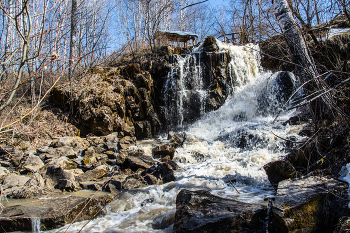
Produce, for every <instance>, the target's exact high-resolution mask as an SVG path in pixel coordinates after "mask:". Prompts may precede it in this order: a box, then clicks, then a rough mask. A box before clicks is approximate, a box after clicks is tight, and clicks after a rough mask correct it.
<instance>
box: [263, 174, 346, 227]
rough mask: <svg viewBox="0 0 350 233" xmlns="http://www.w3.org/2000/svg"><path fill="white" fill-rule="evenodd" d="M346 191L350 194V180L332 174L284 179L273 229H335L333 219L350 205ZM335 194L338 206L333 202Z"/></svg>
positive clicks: (275, 207)
mask: <svg viewBox="0 0 350 233" xmlns="http://www.w3.org/2000/svg"><path fill="white" fill-rule="evenodd" d="M343 195H347V184H345V183H343V182H341V181H338V180H335V179H332V178H325V177H316V176H311V177H306V178H303V179H299V180H293V181H292V180H284V181H281V182H279V184H278V189H277V195H276V197H275V198H276V200H275V202H274V203H273V208H272V212H273V220H272V222H271V223H270V224H269V226H270V227H269V232H331V231H332V230H331V228H332V220H333V219H336V218H337V217H336V216H339V211H340V210H341V208H342V206H344V204H345V205H346V201H344V200H343V199H342V198H341V197H342V196H343ZM339 197H340V199H339ZM335 198H337V200H338V201H337V202H338V204H337V205H338V207H335V206H332V201H333V200H334V199H335ZM339 201H340V202H339ZM335 203H336V202H335ZM332 209H333V211H332Z"/></svg>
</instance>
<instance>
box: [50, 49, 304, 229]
mask: <svg viewBox="0 0 350 233" xmlns="http://www.w3.org/2000/svg"><path fill="white" fill-rule="evenodd" d="M221 49H222V50H226V51H231V52H232V56H234V54H235V53H236V56H238V57H239V59H238V60H237V61H234V62H232V63H237V64H236V65H235V64H232V67H231V68H232V70H231V72H232V73H235V75H237V76H238V77H239V80H241V81H240V83H239V85H235V86H234V87H233V88H234V90H233V94H232V95H231V96H230V97H228V99H227V100H226V102H225V104H224V105H223V106H222V107H221V108H219V109H218V110H216V111H213V112H210V113H206V114H203V115H202V116H201V119H200V120H198V121H196V122H195V123H194V124H192V125H190V126H188V127H187V128H186V133H187V139H186V141H185V143H184V145H183V146H182V147H180V148H177V149H176V152H175V156H174V160H175V161H176V162H177V163H178V165H179V169H178V170H176V171H175V177H176V178H177V179H176V181H174V182H170V183H166V184H163V185H154V186H148V187H146V188H143V189H138V190H130V191H125V192H123V193H122V194H121V195H120V197H119V199H118V200H115V201H113V202H112V203H111V204H110V205H109V206H108V207H107V209H106V214H105V215H104V216H102V217H99V218H97V219H94V220H92V221H91V222H90V223H89V224H88V225H87V226H85V227H84V229H83V230H82V231H81V232H172V223H173V220H174V215H175V209H176V206H175V202H176V196H177V194H178V193H179V192H180V190H181V189H184V188H185V189H189V190H198V189H205V190H208V191H210V192H211V193H212V194H214V195H218V196H220V197H224V198H232V199H235V200H239V201H243V202H249V203H259V202H262V201H263V200H264V198H265V197H268V196H271V195H274V191H273V188H272V187H271V185H270V184H269V182H268V180H267V176H266V174H265V171H264V169H263V165H264V164H266V163H268V162H270V161H273V160H276V159H279V158H281V157H283V156H284V155H285V154H286V153H287V152H286V151H285V149H284V148H285V141H284V140H282V139H280V138H291V137H294V139H297V140H298V139H299V136H298V135H297V133H298V132H299V130H300V129H301V127H302V126H290V125H289V124H286V125H285V124H282V123H283V122H285V121H286V120H288V119H289V117H291V116H293V115H295V114H296V112H287V113H284V114H281V115H280V117H279V118H278V120H277V121H275V122H274V123H272V122H273V119H274V114H275V113H274V114H271V112H272V110H271V109H273V108H274V109H275V105H278V104H279V103H278V102H277V101H276V91H277V89H278V87H276V86H275V85H273V81H272V80H273V77H274V75H276V74H272V73H271V72H262V71H261V69H260V68H259V58H258V56H256V51H255V50H251V48H249V47H248V48H247V47H234V46H228V45H222V46H221ZM254 49H256V47H254ZM236 50H237V51H238V52H237V51H236ZM242 51H245V52H247V53H252V54H248V55H244V54H243V55H242V53H243V52H242ZM253 58H254V59H253ZM237 66H239V67H240V68H237ZM242 67H243V68H242ZM235 69H236V70H235ZM237 69H239V70H237ZM276 88H277V89H276ZM262 93H265V94H264V95H262ZM261 96H264V98H266V99H267V100H268V102H269V107H266V108H263V109H262V108H261V105H259V98H261ZM151 143H152V141H146V142H140V143H139V145H138V147H140V148H143V149H144V150H145V151H146V152H147V153H150V148H149V146H148V145H149V144H151ZM227 176H228V177H229V178H230V180H231V181H232V182H233V184H234V185H235V187H236V188H237V190H238V191H239V193H238V192H237V191H236V190H235V188H234V187H233V186H232V185H231V184H230V182H229V180H228V178H227ZM85 223H86V221H84V222H79V223H75V224H73V225H72V226H70V228H69V230H68V231H67V232H78V231H79V230H80V229H81V228H82V227H83V225H84V224H85ZM66 228H67V226H65V227H63V228H60V229H56V230H52V231H50V232H65V230H66Z"/></svg>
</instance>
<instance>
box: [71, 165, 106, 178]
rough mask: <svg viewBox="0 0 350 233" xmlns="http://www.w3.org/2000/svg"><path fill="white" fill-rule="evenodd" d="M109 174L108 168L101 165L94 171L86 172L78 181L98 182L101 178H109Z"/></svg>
mask: <svg viewBox="0 0 350 233" xmlns="http://www.w3.org/2000/svg"><path fill="white" fill-rule="evenodd" d="M107 174H108V166H107V165H100V166H98V167H96V168H95V169H93V170H89V171H87V172H85V173H84V174H83V175H81V176H78V177H77V179H78V180H79V181H87V180H90V181H92V180H97V179H99V178H101V177H104V176H107Z"/></svg>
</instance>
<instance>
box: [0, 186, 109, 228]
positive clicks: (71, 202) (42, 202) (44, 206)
mask: <svg viewBox="0 0 350 233" xmlns="http://www.w3.org/2000/svg"><path fill="white" fill-rule="evenodd" d="M79 195H81V196H79ZM84 196H86V195H85V194H83V192H81V193H79V192H77V193H76V194H75V195H68V196H63V197H62V196H58V197H44V198H40V199H26V200H21V201H19V202H18V204H15V205H11V206H5V208H4V209H3V211H2V213H1V215H0V226H1V227H2V229H3V230H5V231H6V232H10V231H30V230H32V229H31V218H40V222H41V230H50V229H55V228H59V227H62V226H64V225H66V224H69V223H71V222H72V221H73V219H74V218H75V217H76V216H77V215H78V214H79V212H80V211H81V210H82V209H83V207H84V206H85V205H86V203H87V202H88V201H89V198H87V197H84ZM110 200H111V196H110V195H108V194H106V193H102V192H101V193H99V194H98V195H96V196H95V197H94V198H93V199H92V200H91V201H90V202H89V203H88V205H87V206H86V208H85V209H84V210H83V211H82V213H81V214H80V216H79V217H78V218H77V220H76V222H78V221H83V220H88V219H90V218H92V217H93V216H94V215H95V214H96V213H97V212H98V211H99V210H100V209H101V206H104V205H105V204H107V203H108V202H109V201H110ZM10 203H11V202H10Z"/></svg>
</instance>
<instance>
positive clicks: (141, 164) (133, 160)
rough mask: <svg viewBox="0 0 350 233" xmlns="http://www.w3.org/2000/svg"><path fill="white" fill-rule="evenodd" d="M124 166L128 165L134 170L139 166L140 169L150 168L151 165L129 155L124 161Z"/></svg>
mask: <svg viewBox="0 0 350 233" xmlns="http://www.w3.org/2000/svg"><path fill="white" fill-rule="evenodd" d="M124 166H125V167H129V168H131V169H132V170H134V171H136V170H137V169H139V168H142V169H147V168H150V167H151V166H150V165H148V164H147V163H145V162H144V161H143V160H142V159H140V158H138V157H134V156H129V157H128V158H127V159H126V160H125V162H124Z"/></svg>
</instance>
